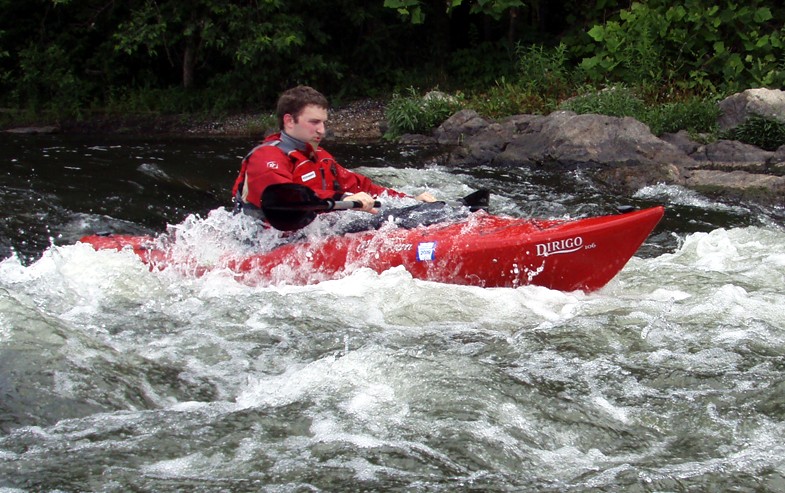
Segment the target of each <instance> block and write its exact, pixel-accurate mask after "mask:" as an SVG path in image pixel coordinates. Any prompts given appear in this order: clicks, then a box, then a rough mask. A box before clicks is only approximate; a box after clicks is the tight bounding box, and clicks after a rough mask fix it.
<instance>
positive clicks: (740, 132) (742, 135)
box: [721, 115, 785, 151]
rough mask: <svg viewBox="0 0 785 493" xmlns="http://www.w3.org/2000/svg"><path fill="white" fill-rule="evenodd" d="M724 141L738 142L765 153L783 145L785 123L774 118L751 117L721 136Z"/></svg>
mask: <svg viewBox="0 0 785 493" xmlns="http://www.w3.org/2000/svg"><path fill="white" fill-rule="evenodd" d="M721 137H722V138H725V139H733V140H739V141H741V142H744V143H746V144H751V145H754V146H757V147H760V148H761V149H765V150H767V151H775V150H777V148H779V147H780V146H782V145H785V122H783V121H781V120H778V119H776V118H770V117H765V116H761V115H751V116H750V117H749V118H747V119H746V120H745V121H744V123H742V124H741V125H739V126H737V127H736V128H733V129H730V130H728V131H726V132H724V133H723V134H722V135H721Z"/></svg>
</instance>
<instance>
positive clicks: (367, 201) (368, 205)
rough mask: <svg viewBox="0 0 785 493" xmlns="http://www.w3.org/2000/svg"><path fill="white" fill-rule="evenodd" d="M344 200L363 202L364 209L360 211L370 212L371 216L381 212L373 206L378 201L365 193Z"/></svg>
mask: <svg viewBox="0 0 785 493" xmlns="http://www.w3.org/2000/svg"><path fill="white" fill-rule="evenodd" d="M343 200H349V201H357V202H361V203H362V205H363V206H362V209H359V210H362V211H365V212H370V213H371V214H376V213H377V212H379V211H378V210H377V209H376V208H375V207H374V206H373V203H374V202H375V201H376V200H375V199H374V198H373V197H371V196H370V195H368V194H367V193H365V192H359V193H355V194H354V195H349V196H347V197H344V198H343Z"/></svg>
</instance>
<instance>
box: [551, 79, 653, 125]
mask: <svg viewBox="0 0 785 493" xmlns="http://www.w3.org/2000/svg"><path fill="white" fill-rule="evenodd" d="M560 108H561V109H563V110H569V111H574V112H575V113H578V114H585V113H596V114H598V115H608V116H631V117H634V118H638V119H640V118H641V115H643V114H644V113H645V111H646V108H645V105H644V102H643V99H641V98H640V97H639V96H638V95H637V94H635V92H634V91H632V90H631V89H629V88H627V87H624V86H614V87H609V88H607V89H603V90H600V91H596V92H591V93H588V94H583V95H580V96H576V97H574V98H571V99H568V100H566V101H564V102H563V103H562V104H561V105H560Z"/></svg>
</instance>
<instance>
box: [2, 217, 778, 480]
mask: <svg viewBox="0 0 785 493" xmlns="http://www.w3.org/2000/svg"><path fill="white" fill-rule="evenodd" d="M216 221H217V222H218V223H221V222H222V221H229V219H225V218H224V219H221V218H220V217H219V218H216V217H207V218H205V219H198V218H191V219H190V220H188V221H186V222H185V223H183V225H181V226H180V229H181V231H180V233H184V234H185V236H186V237H187V236H189V235H191V236H193V237H194V240H195V241H194V243H193V244H194V245H200V247H201V248H202V251H201V253H200V255H202V256H203V257H209V256H210V255H217V254H218V252H217V251H215V250H213V247H215V245H217V244H218V243H220V242H218V243H210V242H208V241H207V240H206V237H205V236H202V233H203V232H206V231H208V230H213V231H214V230H215V227H216V226H215V222H216ZM232 227H233V228H235V230H236V228H237V227H238V226H237V225H233V226H232ZM784 245H785V233H783V232H782V231H781V230H779V229H776V228H773V227H771V228H768V227H767V228H756V227H746V228H732V229H727V230H725V229H716V230H714V231H712V232H710V233H695V234H690V235H688V236H686V237H682V238H680V246H679V247H678V248H677V249H676V250H675V251H672V252H670V253H666V254H662V255H659V256H656V257H653V258H647V259H642V258H638V257H636V258H633V260H632V261H631V262H630V263H629V264H628V265H627V267H626V268H625V269H624V270H623V271H622V273H621V274H620V275H619V276H618V277H617V278H616V279H614V280H613V281H612V282H611V283H610V284H609V285H608V286H607V287H606V288H605V289H603V290H601V291H599V292H597V293H593V294H590V295H586V294H583V293H561V292H555V291H550V290H547V289H544V288H538V287H522V288H518V289H481V288H473V287H460V286H451V285H443V284H436V283H428V282H422V281H418V280H413V279H412V278H411V277H410V276H409V275H408V274H407V273H406V272H405V271H403V270H400V269H393V270H391V271H388V272H384V273H382V274H381V275H377V274H375V273H372V272H370V271H367V270H363V271H360V272H358V273H356V274H354V275H352V276H350V277H347V278H345V279H341V280H338V281H329V282H323V283H321V284H318V285H314V286H306V287H292V286H285V285H284V286H274V287H249V286H246V285H243V284H239V283H237V282H235V281H234V280H233V279H232V278H231V276H230V275H229V274H228V273H226V272H223V271H215V272H212V273H209V274H208V275H206V276H205V277H202V278H192V277H188V276H182V275H181V274H179V273H176V272H170V271H164V272H150V271H149V270H147V269H146V268H145V267H144V266H143V265H142V264H141V263H140V262H139V261H138V260H137V259H136V257H134V256H133V255H132V254H131V253H129V252H107V251H103V252H95V251H93V250H92V249H91V248H90V247H88V246H85V245H80V244H77V245H69V246H60V247H51V248H49V249H48V250H47V251H46V252H45V254H44V255H43V257H42V258H41V259H40V260H38V261H37V262H35V263H33V264H31V265H29V266H24V265H23V264H22V263H21V262H19V261H18V260H17V259H16V258H13V257H12V258H8V259H6V260H3V261H2V263H0V368H2V377H0V392H1V393H2V395H3V401H2V402H3V403H2V412H1V413H0V415H2V416H3V419H4V420H5V421H4V422H0V425H2V427H3V429H4V430H5V433H4V434H3V435H2V436H0V487H3V486H5V487H6V489H5V490H4V491H17V490H11V489H8V488H18V489H19V490H18V491H129V490H133V489H134V488H137V489H139V490H144V491H356V490H360V489H364V490H372V491H373V490H398V491H455V490H470V489H472V488H476V489H477V490H484V491H509V490H516V491H519V490H536V491H726V490H729V489H733V488H736V489H740V490H744V489H757V491H781V490H782V488H785V477H784V476H785V461H784V460H783V459H782V457H785V446H783V445H782V444H783V443H785V442H784V441H783V439H785V424H784V423H783V418H785V407H783V405H782V404H781V402H782V398H781V394H782V392H781V391H782V390H783V388H785V387H783V384H782V381H783V380H784V379H785V359H783V352H784V351H785V315H783V310H782V306H784V305H785V294H783V293H785V290H784V289H783V286H784V285H785V252H783V246H784Z"/></svg>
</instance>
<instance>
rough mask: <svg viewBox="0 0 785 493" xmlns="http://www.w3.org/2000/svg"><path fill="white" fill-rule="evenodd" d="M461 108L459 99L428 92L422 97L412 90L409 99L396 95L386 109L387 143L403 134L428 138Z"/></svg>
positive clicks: (410, 89)
mask: <svg viewBox="0 0 785 493" xmlns="http://www.w3.org/2000/svg"><path fill="white" fill-rule="evenodd" d="M461 108H462V103H461V101H460V98H459V97H455V96H450V95H447V94H444V93H440V92H436V91H433V92H429V93H428V94H426V95H425V96H423V97H420V96H418V95H417V92H416V91H415V89H414V88H409V95H408V96H401V95H400V94H397V93H396V94H393V98H392V100H391V101H390V102H389V103H388V105H387V108H386V109H385V118H386V119H387V123H388V130H387V133H386V134H385V138H387V139H395V138H397V137H399V136H401V135H403V134H407V133H415V134H427V133H430V132H431V131H432V130H433V129H435V128H436V127H438V126H439V125H440V124H441V123H442V122H444V121H445V120H446V119H447V118H449V117H450V116H452V115H453V114H454V113H455V112H457V111H458V110H460V109H461Z"/></svg>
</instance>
